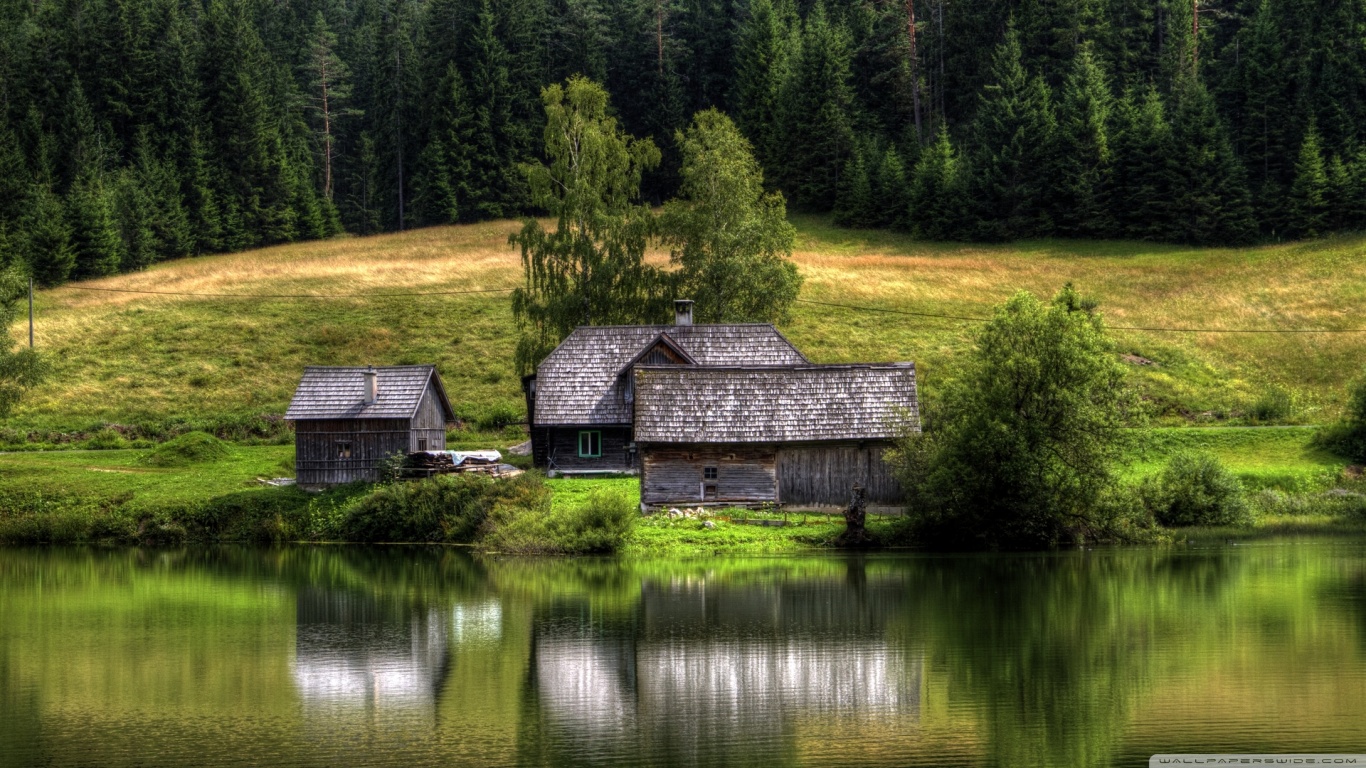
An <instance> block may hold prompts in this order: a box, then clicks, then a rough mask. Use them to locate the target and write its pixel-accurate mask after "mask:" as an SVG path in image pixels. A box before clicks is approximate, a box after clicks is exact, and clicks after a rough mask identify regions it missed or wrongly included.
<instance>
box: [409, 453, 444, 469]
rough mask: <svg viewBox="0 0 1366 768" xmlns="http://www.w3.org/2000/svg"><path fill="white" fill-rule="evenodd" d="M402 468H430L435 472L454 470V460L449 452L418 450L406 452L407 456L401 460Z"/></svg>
mask: <svg viewBox="0 0 1366 768" xmlns="http://www.w3.org/2000/svg"><path fill="white" fill-rule="evenodd" d="M403 466H404V468H412V469H430V470H435V471H437V472H454V471H455V462H454V461H452V460H451V455H450V454H449V453H428V452H426V451H418V452H417V453H410V454H408V458H407V459H405V460H404V462H403Z"/></svg>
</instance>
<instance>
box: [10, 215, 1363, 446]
mask: <svg viewBox="0 0 1366 768" xmlns="http://www.w3.org/2000/svg"><path fill="white" fill-rule="evenodd" d="M796 223H797V225H798V229H799V233H800V241H799V246H798V249H797V251H796V253H795V260H796V262H797V264H798V266H799V268H800V269H801V271H802V273H803V275H804V276H805V277H806V285H805V287H804V289H803V292H802V298H803V299H807V300H810V301H817V302H830V303H838V304H852V305H859V306H868V307H877V308H882V309H899V310H907V311H913V312H925V313H939V314H950V315H968V316H981V315H985V314H987V313H989V312H990V310H991V308H992V307H993V306H994V305H996V304H999V303H1000V302H1001V301H1003V300H1004V299H1005V298H1007V297H1008V296H1009V295H1010V294H1011V293H1012V292H1014V291H1016V290H1018V289H1028V290H1032V291H1035V292H1037V293H1041V294H1051V293H1052V292H1054V291H1055V290H1057V289H1058V288H1059V287H1060V286H1061V285H1062V284H1063V283H1065V282H1068V281H1071V282H1073V283H1074V284H1075V285H1077V286H1078V287H1079V288H1080V289H1081V290H1082V291H1083V292H1084V293H1086V294H1088V295H1091V296H1094V297H1096V298H1097V299H1099V300H1100V302H1101V309H1102V311H1103V312H1104V313H1105V315H1106V317H1107V319H1108V321H1109V322H1110V323H1111V324H1112V325H1118V326H1139V327H1145V328H1147V327H1164V328H1191V327H1200V328H1223V329H1271V328H1292V327H1296V328H1300V327H1313V328H1337V329H1342V328H1366V311H1364V310H1363V308H1366V237H1342V238H1333V239H1327V240H1321V241H1314V242H1310V243H1293V244H1285V245H1274V246H1264V247H1258V248H1250V249H1203V250H1202V249H1188V248H1178V247H1171V246H1157V245H1151V244H1137V243H1121V242H1083V241H1041V242H1027V243H1015V244H1010V245H999V246H982V245H958V244H927V243H917V242H914V241H912V240H909V239H908V238H905V237H902V236H900V235H895V234H891V233H884V232H858V231H848V230H840V229H836V228H833V227H831V226H829V224H828V221H827V220H826V219H821V218H797V219H796ZM517 226H518V225H517V223H516V222H511V221H502V222H491V223H484V224H477V225H469V226H457V227H437V228H431V229H422V230H414V231H409V232H404V233H398V234H390V235H380V236H375V237H366V238H358V237H348V238H340V239H335V240H328V241H322V242H311V243H299V244H293V245H287V246H279V247H274V248H267V249H261V250H256V251H249V252H244V253H237V254H226V255H218V256H209V257H203V258H197V259H187V260H182V261H176V262H169V263H165V264H160V265H157V266H155V267H153V268H152V269H149V270H147V271H145V272H141V273H137V274H132V275H121V276H118V277H112V278H107V279H103V280H97V281H91V282H88V283H82V284H76V285H71V286H64V287H61V288H57V289H54V290H50V291H44V292H42V293H41V294H40V295H39V296H38V300H37V312H38V326H37V343H38V346H39V347H40V348H41V349H43V350H45V351H47V352H48V353H49V354H51V355H52V358H53V360H54V362H55V363H56V373H55V375H54V377H53V378H52V379H51V381H50V382H48V383H47V384H45V385H44V386H43V387H42V388H40V389H39V390H37V391H35V392H33V393H32V394H31V396H29V397H28V398H27V399H26V400H25V402H24V403H23V404H22V405H21V406H20V408H19V409H18V410H17V411H16V412H15V414H13V416H12V417H11V418H10V419H9V420H8V421H9V424H8V425H7V426H11V427H13V428H17V429H24V428H40V429H62V430H73V431H74V430H87V429H91V428H92V427H94V426H97V425H98V424H100V423H103V422H110V423H137V422H139V421H147V420H167V419H175V418H184V417H186V416H187V415H191V414H193V415H194V416H196V417H200V418H202V417H209V416H213V415H216V414H225V415H226V414H256V413H271V412H275V413H279V412H282V411H283V410H284V407H285V405H286V404H287V403H288V400H289V396H290V394H291V392H292V390H293V387H294V385H295V384H296V383H297V381H298V377H299V375H300V372H301V370H302V368H303V366H305V365H309V364H318V365H342V364H365V363H374V364H395V363H419V362H432V363H436V364H437V365H438V366H439V368H440V370H441V373H442V375H443V377H444V378H445V381H446V384H447V388H448V390H449V391H450V393H451V396H452V399H453V400H454V401H455V402H456V403H457V409H458V410H460V411H462V412H463V413H464V414H465V415H467V416H469V415H476V414H477V413H479V412H481V411H482V410H486V409H489V408H493V407H503V408H506V407H513V408H521V407H522V406H521V391H520V385H519V381H518V377H517V375H516V372H515V371H514V369H513V366H512V353H513V347H514V344H515V327H514V325H513V321H512V317H511V312H510V309H509V301H508V299H507V295H506V294H502V293H473V294H464V295H457V296H427V297H389V298H378V297H376V294H382V293H401V292H421V291H463V290H469V291H478V290H486V289H495V288H510V287H513V286H515V285H516V284H517V283H518V281H519V280H520V276H521V271H520V262H519V258H518V254H517V252H516V251H515V250H513V249H512V248H511V247H510V246H508V244H507V236H508V234H509V233H510V232H512V231H513V230H514V229H515V228H516V227H517ZM655 258H656V259H660V260H662V259H663V255H662V254H656V255H655ZM87 287H97V288H107V289H124V290H141V291H165V292H173V293H237V294H271V295H297V294H310V295H317V294H333V295H335V294H363V295H364V296H362V297H356V298H331V299H307V298H222V297H205V296H158V295H146V294H134V293H109V292H94V291H88V290H83V288H87ZM974 328H975V324H974V323H972V322H964V321H956V320H944V319H932V318H921V317H911V316H904V315H895V314H886V313H876V312H863V311H852V310H848V309H842V308H836V307H828V306H823V305H820V304H809V303H804V304H799V305H798V306H797V308H796V311H795V313H794V316H793V319H792V322H791V323H790V324H789V325H787V326H785V327H784V328H783V331H784V332H785V333H786V334H787V335H788V336H789V337H790V338H791V339H792V340H793V341H794V342H795V343H796V344H797V345H798V346H799V347H800V348H802V349H803V350H804V351H805V352H806V353H807V354H808V356H809V357H811V358H812V359H813V360H816V361H819V362H842V361H858V360H907V359H911V360H916V361H917V362H918V363H919V364H920V369H921V372H922V375H923V377H924V379H925V381H926V384H927V386H928V388H930V389H933V388H934V387H935V385H936V382H941V381H943V380H945V379H947V378H950V377H952V376H954V375H955V373H956V370H957V367H958V361H959V360H961V358H962V356H963V355H964V353H965V352H966V351H967V350H968V349H969V348H970V345H971V338H972V332H973V330H974ZM11 331H12V332H13V333H14V334H15V335H16V337H19V336H21V335H22V334H23V333H24V332H25V331H24V328H23V326H22V325H16V326H14V327H13V328H11ZM1115 337H1116V339H1117V340H1118V341H1119V343H1120V346H1121V349H1122V351H1123V352H1125V353H1129V354H1131V355H1135V356H1137V357H1141V358H1144V359H1146V360H1150V361H1152V362H1153V363H1154V364H1153V365H1135V366H1134V373H1135V375H1136V377H1137V378H1138V380H1139V381H1140V383H1141V384H1142V386H1143V387H1144V389H1145V391H1146V392H1147V394H1148V395H1149V397H1151V398H1152V399H1153V400H1154V402H1155V403H1157V405H1158V408H1159V410H1160V412H1161V413H1163V414H1164V416H1163V418H1164V420H1165V421H1167V422H1170V423H1183V422H1184V423H1190V422H1199V423H1219V422H1220V421H1221V420H1225V419H1228V420H1230V421H1231V422H1234V423H1236V422H1237V421H1238V417H1239V414H1240V413H1241V412H1243V411H1245V410H1246V409H1247V408H1248V406H1249V405H1250V404H1251V403H1253V402H1255V401H1257V400H1258V399H1260V398H1262V397H1263V396H1264V395H1265V394H1266V393H1267V391H1268V390H1269V389H1271V388H1273V387H1279V388H1282V389H1284V390H1285V391H1287V392H1289V393H1290V394H1291V396H1292V399H1293V401H1294V402H1295V405H1296V407H1295V412H1294V414H1293V415H1292V416H1291V417H1289V419H1288V420H1289V421H1296V422H1311V423H1312V422H1321V421H1326V420H1329V419H1331V418H1333V417H1335V416H1336V414H1337V412H1338V409H1339V408H1340V407H1341V403H1342V400H1343V393H1342V390H1343V386H1344V384H1345V382H1346V381H1347V380H1348V379H1349V378H1350V377H1351V376H1352V375H1353V374H1354V373H1355V372H1356V371H1359V370H1360V369H1361V368H1362V366H1363V365H1366V333H1352V334H1348V333H1338V334H1293V335H1292V334H1276V335H1271V334H1265V335H1264V334H1241V333H1240V334H1205V333H1159V332H1150V331H1116V332H1115Z"/></svg>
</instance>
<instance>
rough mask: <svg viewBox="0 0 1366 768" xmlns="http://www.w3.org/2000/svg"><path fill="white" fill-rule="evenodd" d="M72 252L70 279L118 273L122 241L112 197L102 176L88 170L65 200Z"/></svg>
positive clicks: (121, 257)
mask: <svg viewBox="0 0 1366 768" xmlns="http://www.w3.org/2000/svg"><path fill="white" fill-rule="evenodd" d="M66 214H67V217H68V221H69V222H70V226H71V242H72V246H73V248H74V251H75V262H74V264H73V265H72V269H71V276H72V277H73V278H86V277H102V276H104V275H112V274H114V273H115V272H117V271H118V270H119V265H120V264H121V263H122V262H123V241H122V240H121V239H120V237H119V230H118V223H117V221H116V220H115V217H114V194H113V190H112V189H111V188H110V185H109V184H108V183H107V182H106V181H105V178H104V174H103V173H100V172H97V171H93V170H92V171H88V172H87V173H86V174H85V175H84V176H83V177H82V178H81V179H80V180H79V181H77V182H76V184H75V185H74V186H73V187H72V188H71V191H70V192H69V193H68V194H67V197H66Z"/></svg>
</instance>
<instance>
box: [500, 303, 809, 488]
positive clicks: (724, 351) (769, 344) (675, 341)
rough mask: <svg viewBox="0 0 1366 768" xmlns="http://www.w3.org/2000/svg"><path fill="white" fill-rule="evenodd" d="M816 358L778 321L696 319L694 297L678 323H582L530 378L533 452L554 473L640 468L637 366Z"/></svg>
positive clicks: (678, 311)
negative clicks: (788, 336)
mask: <svg viewBox="0 0 1366 768" xmlns="http://www.w3.org/2000/svg"><path fill="white" fill-rule="evenodd" d="M809 363H810V361H808V360H807V359H806V357H804V356H803V355H802V353H801V352H798V351H797V349H796V347H794V346H792V343H791V342H789V341H788V340H787V339H786V338H785V337H784V336H783V335H782V334H781V333H779V332H778V329H777V328H774V327H773V326H772V325H768V324H763V323H737V324H725V325H693V323H692V302H691V301H677V302H675V321H674V324H673V325H627V326H621V325H617V326H583V327H580V328H576V329H575V330H574V332H573V333H571V334H570V335H569V336H568V338H566V339H565V340H564V341H563V342H562V343H561V344H560V346H558V347H556V349H555V351H554V352H552V353H550V355H548V356H547V357H546V359H545V360H544V361H542V363H541V364H540V366H539V367H538V368H537V369H536V374H535V375H533V376H528V377H527V378H526V379H525V380H524V381H523V388H524V390H525V392H526V400H527V414H528V415H529V419H528V421H529V426H530V431H531V448H532V456H533V458H534V461H535V464H536V466H538V467H542V468H545V469H547V470H549V471H551V472H561V473H592V472H631V471H636V470H637V468H638V463H639V462H638V461H637V455H636V454H637V451H636V445H635V437H634V431H633V425H632V419H633V410H632V401H633V398H634V393H633V389H632V388H633V387H634V386H635V382H634V379H633V378H632V372H633V371H634V370H635V369H636V368H637V367H638V366H642V365H676V366H685V367H696V366H716V365H808V364H809Z"/></svg>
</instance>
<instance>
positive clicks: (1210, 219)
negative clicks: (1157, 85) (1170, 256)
mask: <svg viewBox="0 0 1366 768" xmlns="http://www.w3.org/2000/svg"><path fill="white" fill-rule="evenodd" d="M1173 98H1174V101H1175V109H1174V112H1173V117H1172V142H1173V146H1174V147H1175V153H1174V155H1173V160H1174V163H1173V165H1174V168H1175V169H1176V171H1177V178H1178V180H1179V181H1178V185H1177V187H1176V190H1175V195H1174V199H1173V206H1172V209H1173V214H1174V221H1173V224H1174V228H1173V229H1172V230H1171V233H1172V235H1173V239H1175V240H1178V241H1180V242H1186V243H1192V244H1195V245H1213V244H1231V243H1245V242H1249V241H1251V240H1252V239H1253V238H1254V237H1255V236H1256V231H1257V225H1256V221H1255V220H1254V219H1253V218H1252V204H1251V194H1250V193H1249V192H1248V189H1247V176H1246V173H1245V172H1244V171H1243V166H1242V164H1241V163H1239V162H1238V158H1237V157H1236V156H1235V155H1234V154H1233V147H1232V146H1231V145H1230V143H1229V139H1228V133H1227V131H1226V129H1225V128H1224V124H1223V121H1221V120H1220V119H1219V115H1218V113H1217V112H1216V110H1215V105H1214V98H1213V97H1212V96H1211V95H1210V93H1209V91H1207V90H1206V89H1205V86H1204V84H1203V83H1201V82H1200V81H1199V80H1198V79H1196V78H1195V77H1187V78H1182V79H1181V81H1180V82H1178V84H1177V87H1176V90H1175V92H1174V94H1173Z"/></svg>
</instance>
